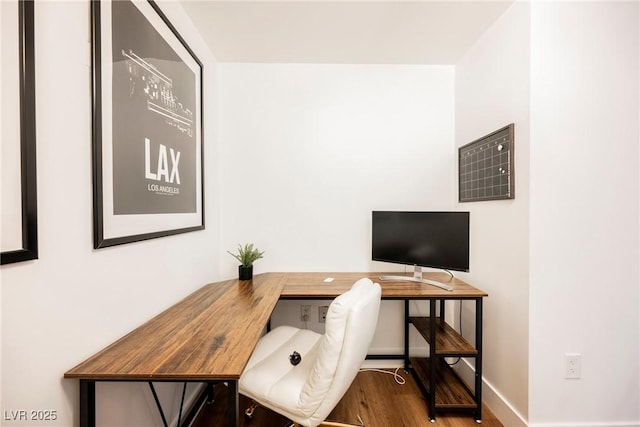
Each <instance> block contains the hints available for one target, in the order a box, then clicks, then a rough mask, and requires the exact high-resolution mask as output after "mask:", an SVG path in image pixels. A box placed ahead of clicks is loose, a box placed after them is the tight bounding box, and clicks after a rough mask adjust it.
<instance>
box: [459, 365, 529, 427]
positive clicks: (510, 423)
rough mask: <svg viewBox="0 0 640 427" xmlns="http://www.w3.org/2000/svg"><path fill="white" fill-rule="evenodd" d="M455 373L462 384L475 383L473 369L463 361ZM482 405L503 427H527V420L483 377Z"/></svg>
mask: <svg viewBox="0 0 640 427" xmlns="http://www.w3.org/2000/svg"><path fill="white" fill-rule="evenodd" d="M456 372H457V373H458V375H460V377H461V378H462V380H463V381H464V382H466V383H467V384H473V383H474V381H475V375H476V373H475V370H474V368H473V367H472V366H471V365H470V364H469V362H467V361H466V360H464V359H461V363H459V364H457V365H456ZM482 403H484V404H485V405H487V407H488V408H489V409H491V412H493V414H494V415H495V416H496V418H498V419H499V420H500V422H501V423H502V425H504V426H505V427H527V426H528V424H527V420H525V418H524V417H523V416H522V414H520V413H519V412H518V411H517V410H516V409H515V408H514V407H513V406H512V405H511V404H510V403H509V401H508V400H507V399H505V398H504V396H503V395H502V394H500V392H499V391H498V390H496V389H495V387H493V385H492V384H491V383H489V382H488V381H487V380H486V379H485V378H484V377H483V378H482Z"/></svg>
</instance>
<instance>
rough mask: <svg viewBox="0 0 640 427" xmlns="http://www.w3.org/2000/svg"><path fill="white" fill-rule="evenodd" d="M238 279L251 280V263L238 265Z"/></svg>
mask: <svg viewBox="0 0 640 427" xmlns="http://www.w3.org/2000/svg"><path fill="white" fill-rule="evenodd" d="M238 279H240V280H251V279H253V265H250V266H248V267H246V266H244V265H239V266H238Z"/></svg>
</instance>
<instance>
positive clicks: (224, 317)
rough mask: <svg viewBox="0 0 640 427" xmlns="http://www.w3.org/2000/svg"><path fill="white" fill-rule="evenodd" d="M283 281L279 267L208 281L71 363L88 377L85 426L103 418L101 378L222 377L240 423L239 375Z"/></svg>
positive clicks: (232, 418)
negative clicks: (99, 411) (99, 413)
mask: <svg viewBox="0 0 640 427" xmlns="http://www.w3.org/2000/svg"><path fill="white" fill-rule="evenodd" d="M283 286H284V275H282V274H277V273H275V274H274V273H267V274H261V275H257V276H255V277H254V279H253V281H239V280H227V281H224V282H218V283H211V284H208V285H206V286H204V287H202V288H200V289H199V290H197V291H196V292H194V293H192V294H191V295H189V296H188V297H186V298H185V299H183V300H182V301H180V302H178V303H177V304H175V305H174V306H172V307H171V308H169V309H168V310H166V311H164V312H163V313H161V314H159V315H158V316H156V317H154V318H153V319H151V320H149V321H148V322H146V323H145V324H143V325H142V326H140V327H139V328H137V329H135V330H133V331H132V332H130V333H129V334H127V335H125V336H124V337H122V338H120V339H119V340H118V341H116V342H114V343H113V344H111V345H110V346H108V347H106V348H105V349H104V350H102V351H100V352H98V353H96V354H95V355H94V356H91V357H90V358H89V359H87V360H85V361H84V362H82V363H81V364H79V365H78V366H76V367H75V368H73V369H70V370H69V371H67V372H66V373H65V374H64V377H65V378H77V379H80V426H81V427H93V426H95V382H96V381H198V382H206V381H222V380H224V381H228V384H229V393H230V396H229V398H230V405H229V410H228V425H230V426H235V425H237V420H238V387H237V383H238V379H239V378H240V374H241V373H242V371H243V369H244V367H245V365H246V364H247V362H248V361H249V357H250V356H251V354H252V353H253V349H254V347H255V345H256V343H257V342H258V339H259V338H260V336H261V335H262V332H263V330H264V326H265V325H266V324H267V322H268V320H269V317H270V316H271V313H272V311H273V309H274V308H275V305H276V303H277V302H278V297H279V296H280V292H281V291H282V288H283ZM156 403H158V402H157V401H156ZM163 417H164V415H163Z"/></svg>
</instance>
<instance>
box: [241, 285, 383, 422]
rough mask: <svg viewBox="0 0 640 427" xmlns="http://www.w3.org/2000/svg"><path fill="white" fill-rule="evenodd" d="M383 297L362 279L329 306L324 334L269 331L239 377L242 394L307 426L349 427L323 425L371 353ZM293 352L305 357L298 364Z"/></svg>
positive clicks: (286, 328) (280, 329)
mask: <svg viewBox="0 0 640 427" xmlns="http://www.w3.org/2000/svg"><path fill="white" fill-rule="evenodd" d="M380 293H381V290H380V285H378V284H377V283H373V282H372V281H371V280H369V279H367V278H363V279H360V280H358V281H357V282H356V283H355V284H354V285H353V286H352V288H351V289H350V290H349V291H347V292H345V293H344V294H342V295H340V296H338V297H337V298H336V299H334V300H333V302H332V303H331V305H330V306H329V310H328V312H327V317H326V323H325V333H324V335H321V334H318V333H316V332H313V331H310V330H307V329H298V328H294V327H291V326H279V327H277V328H275V329H273V330H272V331H271V332H269V333H267V334H266V335H265V336H263V337H262V338H261V339H260V341H259V342H258V344H257V346H256V349H255V350H254V352H253V355H252V356H251V358H250V359H249V362H248V363H247V366H246V368H245V370H244V372H243V373H242V375H241V376H240V381H239V390H240V393H242V394H243V395H245V396H247V397H249V398H251V399H253V400H254V401H255V402H257V403H258V404H260V405H262V406H265V407H267V408H269V409H271V410H273V411H275V412H277V413H279V414H281V415H283V416H285V417H287V418H288V419H290V420H291V421H293V422H294V423H297V424H301V425H303V426H307V427H316V426H318V425H326V426H329V425H333V426H336V425H347V424H341V423H330V422H323V421H324V420H325V418H326V417H327V415H329V413H330V412H331V411H332V410H333V408H334V407H335V406H336V405H337V404H338V402H339V401H340V399H341V398H342V396H343V395H344V394H345V392H346V391H347V389H348V388H349V386H350V385H351V383H352V382H353V380H354V378H355V377H356V375H357V373H358V370H359V369H360V367H361V365H362V362H363V361H364V359H365V357H366V355H367V350H368V349H369V345H370V344H371V340H372V338H373V334H374V332H375V329H376V324H377V321H378V311H379V310H380ZM294 351H295V352H297V353H299V354H300V356H301V359H300V360H299V363H298V364H295V365H294V363H295V362H296V361H295V358H296V357H295V356H294V357H293V358H291V357H290V356H291V355H293V353H294ZM290 359H293V360H290Z"/></svg>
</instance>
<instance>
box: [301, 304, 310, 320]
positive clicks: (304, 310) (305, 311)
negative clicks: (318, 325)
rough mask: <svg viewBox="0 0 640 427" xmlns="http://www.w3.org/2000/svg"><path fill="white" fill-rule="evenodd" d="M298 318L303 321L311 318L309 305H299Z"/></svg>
mask: <svg viewBox="0 0 640 427" xmlns="http://www.w3.org/2000/svg"><path fill="white" fill-rule="evenodd" d="M300 320H302V321H303V322H308V321H309V320H311V306H310V305H301V306H300Z"/></svg>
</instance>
